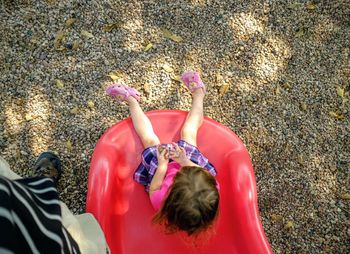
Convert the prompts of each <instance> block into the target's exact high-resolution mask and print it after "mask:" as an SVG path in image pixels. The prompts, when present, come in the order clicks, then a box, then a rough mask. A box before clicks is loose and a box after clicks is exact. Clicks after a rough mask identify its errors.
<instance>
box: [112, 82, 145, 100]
mask: <svg viewBox="0 0 350 254" xmlns="http://www.w3.org/2000/svg"><path fill="white" fill-rule="evenodd" d="M106 93H107V94H108V95H110V96H112V97H114V98H116V99H117V100H118V101H120V102H124V101H126V100H127V99H128V97H129V96H132V97H134V98H135V99H136V100H137V101H140V93H139V92H138V91H137V90H136V89H135V88H132V87H128V86H126V85H122V84H118V83H115V84H113V85H110V86H109V87H107V89H106Z"/></svg>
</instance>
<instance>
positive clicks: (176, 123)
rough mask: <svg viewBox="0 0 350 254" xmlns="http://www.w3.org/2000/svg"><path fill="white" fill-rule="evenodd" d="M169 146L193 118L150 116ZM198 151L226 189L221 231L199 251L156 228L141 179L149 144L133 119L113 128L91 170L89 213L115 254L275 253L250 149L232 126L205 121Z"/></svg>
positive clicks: (173, 114) (153, 113)
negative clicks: (264, 222) (136, 177)
mask: <svg viewBox="0 0 350 254" xmlns="http://www.w3.org/2000/svg"><path fill="white" fill-rule="evenodd" d="M146 114H147V116H148V117H149V118H150V120H151V122H152V124H153V128H154V130H155V133H156V134H157V135H158V136H159V138H160V141H161V142H162V143H170V142H171V141H176V140H178V139H179V138H180V130H181V126H182V124H183V123H184V121H185V118H186V115H187V112H185V111H180V110H156V111H150V112H147V113H146ZM197 143H198V148H199V149H200V151H201V152H202V153H203V154H204V155H205V156H207V157H208V158H209V160H210V162H211V163H212V164H213V165H214V166H215V168H216V170H217V172H218V175H217V180H218V182H219V183H220V216H219V218H218V221H217V225H216V233H215V234H214V235H213V236H212V237H211V238H210V239H209V240H206V241H204V242H203V243H202V244H200V245H199V246H197V247H194V246H192V245H191V244H189V243H188V242H187V241H186V240H184V236H183V235H182V234H180V233H176V234H173V235H166V234H164V233H162V231H161V230H160V229H159V228H158V227H155V226H153V225H152V224H151V220H152V216H153V215H154V213H155V211H154V210H153V208H152V206H151V203H150V201H149V198H148V194H147V193H146V192H145V191H144V187H143V186H142V185H140V184H138V183H136V182H135V181H134V180H133V173H134V171H135V169H136V168H137V166H138V165H139V163H140V161H141V152H142V150H143V147H142V144H141V142H140V140H139V138H138V137H137V135H136V133H135V131H134V129H133V125H132V122H131V119H130V118H127V119H125V120H123V121H121V122H119V123H117V124H115V125H114V126H112V127H111V128H109V129H108V130H107V131H106V132H105V134H104V135H103V136H102V137H101V138H100V140H99V141H98V143H97V144H96V147H95V150H94V153H93V156H92V160H91V165H90V172H89V180H88V194H87V212H91V213H92V214H94V216H95V217H96V219H97V220H98V221H99V223H100V225H101V227H102V229H103V231H104V233H105V236H106V239H107V242H108V245H109V247H110V249H111V251H112V254H139V253H146V254H147V253H152V254H163V253H167V254H179V253H183V254H185V253H193V254H213V253H220V254H226V253H230V254H235V253H237V254H249V253H251V254H258V253H272V250H271V248H270V245H269V243H268V240H267V239H266V236H265V234H264V230H263V228H262V225H261V221H260V216H259V212H258V204H257V193H256V182H255V175H254V171H253V167H252V163H251V160H250V158H249V154H248V151H247V150H246V148H245V146H244V144H243V143H242V142H241V140H240V139H239V138H238V137H237V136H236V135H235V134H234V133H233V132H232V131H231V130H230V129H229V128H227V127H225V126H224V125H222V124H220V123H218V122H216V121H214V120H211V119H209V118H205V120H204V123H203V125H202V127H201V128H200V129H199V133H198V141H197Z"/></svg>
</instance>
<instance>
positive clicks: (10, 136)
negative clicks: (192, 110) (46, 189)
mask: <svg viewBox="0 0 350 254" xmlns="http://www.w3.org/2000/svg"><path fill="white" fill-rule="evenodd" d="M0 3H1V6H0V8H1V9H0V27H1V38H0V62H1V66H0V74H1V75H0V88H1V94H0V110H1V113H0V123H1V124H0V155H1V156H3V157H5V158H6V159H7V160H8V161H9V163H10V165H12V167H13V169H14V170H15V171H16V172H18V173H20V174H21V175H23V176H30V175H32V174H33V172H32V171H31V169H30V168H31V166H32V165H33V163H34V160H35V158H36V156H37V155H38V154H39V153H40V151H42V150H46V149H50V150H53V151H56V152H57V153H59V154H60V156H61V157H62V160H63V161H64V170H65V173H64V176H63V179H62V181H61V183H60V186H59V189H60V191H61V198H62V199H63V201H65V202H66V203H67V204H68V206H69V207H70V208H71V209H72V210H73V211H74V212H75V213H81V212H83V211H84V209H85V196H86V187H87V175H88V170H89V161H90V159H91V154H92V152H93V149H94V145H95V144H96V142H97V140H98V139H99V137H100V136H101V135H102V134H103V133H104V131H105V130H106V129H107V128H108V127H110V126H111V125H112V124H113V123H115V122H118V121H119V120H121V119H123V118H125V117H127V116H128V111H127V108H126V107H124V106H119V105H117V104H115V103H113V101H112V100H110V99H109V98H107V97H106V96H105V94H104V88H105V87H106V85H107V84H108V83H110V82H111V78H110V77H108V76H107V75H108V74H109V73H110V72H112V71H117V73H116V74H117V76H118V78H119V79H120V80H121V81H123V82H126V83H127V84H132V85H133V86H134V87H136V88H139V89H140V91H141V92H142V94H143V99H142V105H143V107H144V109H145V110H151V109H161V108H170V109H173V108H176V109H184V110H187V109H188V108H189V105H190V104H189V102H190V97H189V94H188V93H185V90H184V89H183V88H181V89H178V87H179V85H180V84H179V83H178V82H177V81H176V80H174V78H175V77H176V76H177V75H179V74H181V73H182V72H183V71H184V70H187V69H197V70H200V71H201V73H202V77H203V80H204V81H205V82H206V84H207V85H208V88H209V89H208V90H209V93H208V96H207V100H206V105H205V106H206V114H207V115H208V116H209V117H211V118H213V119H215V120H217V121H219V122H221V123H223V124H225V125H227V126H229V127H230V128H231V129H232V130H234V131H235V132H236V133H237V134H238V135H239V136H240V137H241V138H242V140H243V141H244V143H245V144H246V146H247V148H248V150H249V152H250V154H251V156H252V160H253V164H254V167H255V171H256V177H257V184H258V191H259V209H260V214H261V216H262V221H263V226H264V229H265V232H266V234H267V237H268V239H269V241H270V243H271V245H272V248H273V250H274V251H275V253H299V254H301V253H349V252H350V247H349V246H350V242H349V239H350V230H349V228H350V227H349V226H350V220H349V212H350V209H349V208H350V207H349V202H350V201H349V194H350V188H349V186H350V147H349V144H350V140H349V133H350V124H349V117H350V112H349V90H350V83H349V80H350V65H349V48H350V47H349V46H350V45H349V44H350V43H349V42H350V36H349V28H350V26H349V16H350V3H349V1H346V0H335V1H320V0H315V1H313V2H308V1H302V0H300V1H291V0H286V1H257V0H255V1H253V0H252V1H249V0H236V1H224V0H222V1H215V0H212V1H203V0H198V1H194V0H192V1H127V3H126V1H113V0H110V1H108V0H101V1H97V0H96V1H82V0H78V1H55V0H47V1H43V0H41V1H30V0H26V1H24V0H23V1H17V0H15V1H10V0H2V1H0ZM73 18H74V20H73ZM67 21H68V23H67ZM69 23H70V24H69ZM108 24H115V26H114V27H113V28H114V29H113V30H112V31H111V32H106V31H104V29H106V27H105V26H106V25H108ZM107 28H111V27H107ZM162 28H163V29H164V28H166V29H168V30H170V31H171V32H172V33H173V34H175V35H178V36H181V38H182V39H183V41H182V42H176V41H173V40H171V39H169V38H165V36H164V33H163V32H162V30H161V29H162ZM60 31H61V35H63V38H62V36H60V35H59V32H60ZM82 31H85V32H82ZM87 32H88V33H87ZM170 35H171V34H170ZM168 37H169V34H168ZM149 43H152V45H153V47H152V48H150V49H149V50H148V51H146V52H145V51H144V49H145V47H146V46H147V45H148V44H149ZM164 66H165V67H164ZM169 66H170V67H171V68H172V69H173V71H171V70H169V68H167V67H169ZM175 79H176V78H175ZM57 80H59V81H57Z"/></svg>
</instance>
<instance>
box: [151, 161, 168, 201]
mask: <svg viewBox="0 0 350 254" xmlns="http://www.w3.org/2000/svg"><path fill="white" fill-rule="evenodd" d="M167 169H168V163H158V168H157V170H156V173H155V174H154V176H153V178H152V181H151V184H150V186H149V195H150V196H151V195H152V193H153V192H155V191H156V190H158V189H159V188H160V186H162V183H163V180H164V177H165V174H166V172H167Z"/></svg>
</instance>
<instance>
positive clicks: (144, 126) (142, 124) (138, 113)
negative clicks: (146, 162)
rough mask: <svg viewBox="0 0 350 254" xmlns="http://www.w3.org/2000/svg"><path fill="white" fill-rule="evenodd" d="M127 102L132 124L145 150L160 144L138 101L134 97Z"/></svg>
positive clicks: (130, 97)
mask: <svg viewBox="0 0 350 254" xmlns="http://www.w3.org/2000/svg"><path fill="white" fill-rule="evenodd" d="M127 102H128V104H129V111H130V115H131V119H132V123H133V125H134V128H135V130H136V133H137V135H138V136H139V137H140V139H141V142H142V144H143V146H144V148H147V147H150V146H154V145H158V144H160V141H159V138H158V137H157V135H156V134H155V133H154V131H153V127H152V124H151V121H150V120H149V119H148V117H147V116H146V115H145V113H144V112H143V111H142V109H141V107H140V104H139V103H138V101H137V100H136V99H135V98H134V97H132V96H129V97H128V98H127Z"/></svg>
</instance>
